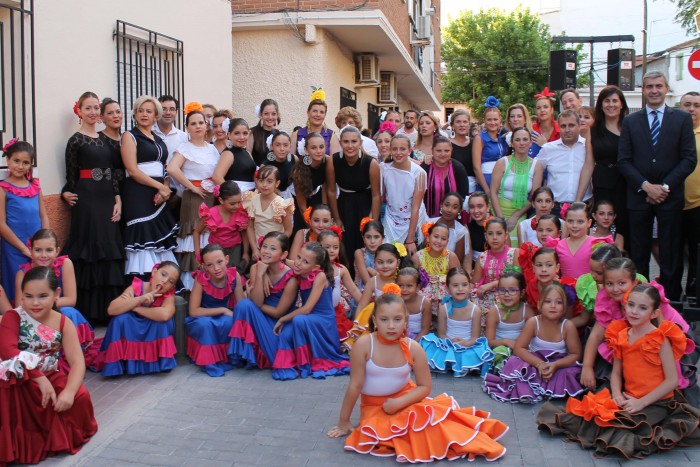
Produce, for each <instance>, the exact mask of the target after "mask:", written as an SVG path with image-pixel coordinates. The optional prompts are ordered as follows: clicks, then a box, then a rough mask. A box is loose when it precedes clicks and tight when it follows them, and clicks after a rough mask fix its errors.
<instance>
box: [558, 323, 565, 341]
mask: <svg viewBox="0 0 700 467" xmlns="http://www.w3.org/2000/svg"><path fill="white" fill-rule="evenodd" d="M564 323H566V318H564V319H563V320H561V328H560V329H559V333H560V334H561V338H562V339H564Z"/></svg>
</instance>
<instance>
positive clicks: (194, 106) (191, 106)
mask: <svg viewBox="0 0 700 467" xmlns="http://www.w3.org/2000/svg"><path fill="white" fill-rule="evenodd" d="M195 110H199V111H200V112H203V111H204V107H202V104H200V103H199V102H197V101H192V102H188V103H187V105H186V106H185V109H184V110H183V112H185V115H189V114H190V113H192V112H194V111H195Z"/></svg>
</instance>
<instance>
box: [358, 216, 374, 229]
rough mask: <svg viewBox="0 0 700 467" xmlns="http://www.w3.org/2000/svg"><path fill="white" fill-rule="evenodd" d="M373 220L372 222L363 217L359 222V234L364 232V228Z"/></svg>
mask: <svg viewBox="0 0 700 467" xmlns="http://www.w3.org/2000/svg"><path fill="white" fill-rule="evenodd" d="M373 220H374V219H372V218H371V217H363V218H362V220H361V221H360V232H362V231H363V230H365V226H366V225H367V224H368V223H370V222H372V221H373Z"/></svg>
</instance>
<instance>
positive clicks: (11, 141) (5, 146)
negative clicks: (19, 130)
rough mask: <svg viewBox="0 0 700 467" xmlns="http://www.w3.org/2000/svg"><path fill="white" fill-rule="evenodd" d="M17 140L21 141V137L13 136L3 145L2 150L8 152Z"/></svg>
mask: <svg viewBox="0 0 700 467" xmlns="http://www.w3.org/2000/svg"><path fill="white" fill-rule="evenodd" d="M17 141H19V138H12V139H11V140H10V141H8V142H7V144H6V145H4V146H3V147H2V152H7V151H8V149H10V148H11V147H12V145H13V144H15V143H16V142H17Z"/></svg>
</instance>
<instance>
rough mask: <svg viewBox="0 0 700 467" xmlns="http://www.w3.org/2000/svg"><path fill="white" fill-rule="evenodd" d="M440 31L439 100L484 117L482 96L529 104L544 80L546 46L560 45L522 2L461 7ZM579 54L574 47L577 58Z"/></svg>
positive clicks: (547, 76)
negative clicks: (507, 6)
mask: <svg viewBox="0 0 700 467" xmlns="http://www.w3.org/2000/svg"><path fill="white" fill-rule="evenodd" d="M442 37H443V44H442V59H443V62H444V63H445V66H446V68H447V73H446V74H444V75H443V76H442V98H443V101H445V102H463V103H466V104H468V105H469V107H470V108H471V109H472V110H473V111H474V114H475V117H476V118H482V117H483V110H484V101H485V100H486V97H487V96H496V97H498V98H499V99H500V100H501V102H503V104H505V105H511V104H514V103H516V102H522V103H524V104H526V105H528V106H529V107H532V105H531V104H532V103H533V101H534V99H533V95H534V94H536V93H537V92H539V91H541V90H542V88H543V87H545V86H547V84H548V82H549V73H548V60H549V51H550V49H556V48H560V47H559V46H557V47H555V46H554V45H552V44H550V41H551V35H550V33H549V27H548V26H547V25H546V24H544V23H542V22H541V21H540V19H539V17H538V16H536V15H534V14H532V13H531V12H530V10H529V9H522V8H518V9H516V10H515V11H513V12H511V13H506V12H505V11H503V10H499V9H489V10H486V11H484V10H482V11H480V12H478V13H473V12H465V13H463V14H462V15H461V16H460V17H459V18H457V19H455V20H454V21H452V22H451V23H450V24H449V25H448V26H447V27H446V28H444V30H443V33H442ZM576 48H577V49H579V50H580V49H581V47H580V46H579V47H576ZM583 57H584V54H582V53H581V52H580V51H579V55H578V59H579V62H580V61H581V60H582V59H583ZM583 84H584V83H583V82H581V81H580V79H579V85H583Z"/></svg>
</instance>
